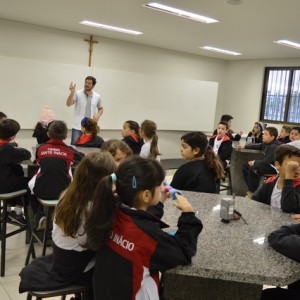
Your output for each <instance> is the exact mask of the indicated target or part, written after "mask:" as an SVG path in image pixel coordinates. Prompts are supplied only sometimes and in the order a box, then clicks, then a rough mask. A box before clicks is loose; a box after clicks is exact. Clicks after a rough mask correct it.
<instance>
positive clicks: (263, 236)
mask: <svg viewBox="0 0 300 300" xmlns="http://www.w3.org/2000/svg"><path fill="white" fill-rule="evenodd" d="M183 195H184V196H185V197H187V198H188V199H189V201H190V202H191V204H192V205H193V207H194V210H195V211H196V214H197V216H198V217H199V218H200V220H201V221H202V223H203V230H202V232H201V233H200V235H199V238H198V250H197V253H196V255H195V256H194V257H193V261H192V264H191V265H189V266H179V267H177V268H175V269H172V270H170V271H168V272H171V273H172V274H181V275H187V276H197V277H205V278H211V279H221V280H228V281H237V282H247V283H255V284H267V285H275V286H285V285H287V284H289V283H292V282H294V281H295V280H298V279H299V278H300V264H299V263H297V262H295V261H293V260H291V259H289V258H287V257H285V256H283V255H281V254H280V253H278V252H276V251H275V250H273V249H272V248H271V247H270V246H269V245H268V241H267V236H268V234H269V233H270V232H271V231H273V230H275V229H277V228H279V227H280V226H282V225H284V224H290V223H293V222H294V221H293V220H292V219H291V217H290V216H289V214H286V213H283V212H282V211H281V210H279V209H273V208H271V207H270V206H268V205H265V204H261V203H258V202H256V201H254V200H250V199H248V198H243V197H236V199H235V208H236V209H237V210H238V211H239V212H241V213H242V215H243V217H244V219H245V220H246V222H247V224H245V223H244V221H243V220H242V219H240V220H237V221H231V222H230V223H229V224H225V223H223V222H221V220H220V216H219V215H220V210H219V208H218V205H219V204H220V201H221V199H222V197H224V196H221V195H215V194H205V193H194V192H183ZM225 197H226V196H225ZM171 201H172V200H168V201H166V203H165V214H164V217H163V220H164V221H165V222H166V223H167V224H169V225H170V228H168V229H167V231H170V232H171V231H175V230H176V229H177V220H178V217H179V216H180V213H181V212H180V211H179V210H178V209H176V208H175V207H174V206H172V205H171Z"/></svg>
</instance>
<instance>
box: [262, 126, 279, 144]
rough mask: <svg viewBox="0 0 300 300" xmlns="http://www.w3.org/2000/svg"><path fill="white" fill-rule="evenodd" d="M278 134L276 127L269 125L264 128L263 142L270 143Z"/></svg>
mask: <svg viewBox="0 0 300 300" xmlns="http://www.w3.org/2000/svg"><path fill="white" fill-rule="evenodd" d="M277 136H278V130H277V128H275V127H267V128H266V129H265V130H264V134H263V142H265V143H267V144H269V143H271V142H273V141H274V140H276V139H277Z"/></svg>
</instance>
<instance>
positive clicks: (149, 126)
mask: <svg viewBox="0 0 300 300" xmlns="http://www.w3.org/2000/svg"><path fill="white" fill-rule="evenodd" d="M141 130H143V132H144V135H145V136H146V137H147V138H148V139H149V140H150V139H151V140H152V141H151V145H150V155H151V158H154V159H156V157H157V156H158V155H161V153H159V150H158V146H157V144H158V136H157V134H156V130H157V127H156V124H155V123H154V122H153V121H151V120H145V121H144V122H143V123H142V124H141Z"/></svg>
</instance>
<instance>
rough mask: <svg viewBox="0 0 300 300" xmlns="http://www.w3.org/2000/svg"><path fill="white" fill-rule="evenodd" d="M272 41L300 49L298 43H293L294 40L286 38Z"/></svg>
mask: <svg viewBox="0 0 300 300" xmlns="http://www.w3.org/2000/svg"><path fill="white" fill-rule="evenodd" d="M274 43H277V44H280V45H284V46H288V47H292V48H296V49H300V44H298V43H295V42H291V41H288V40H279V41H274Z"/></svg>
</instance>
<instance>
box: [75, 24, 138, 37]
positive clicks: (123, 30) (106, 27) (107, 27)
mask: <svg viewBox="0 0 300 300" xmlns="http://www.w3.org/2000/svg"><path fill="white" fill-rule="evenodd" d="M79 24H82V25H87V26H92V27H98V28H102V29H108V30H113V31H118V32H122V33H128V34H133V35H139V34H143V33H142V32H140V31H135V30H131V29H125V28H121V27H116V26H111V25H105V24H100V23H96V22H91V21H81V22H79Z"/></svg>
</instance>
